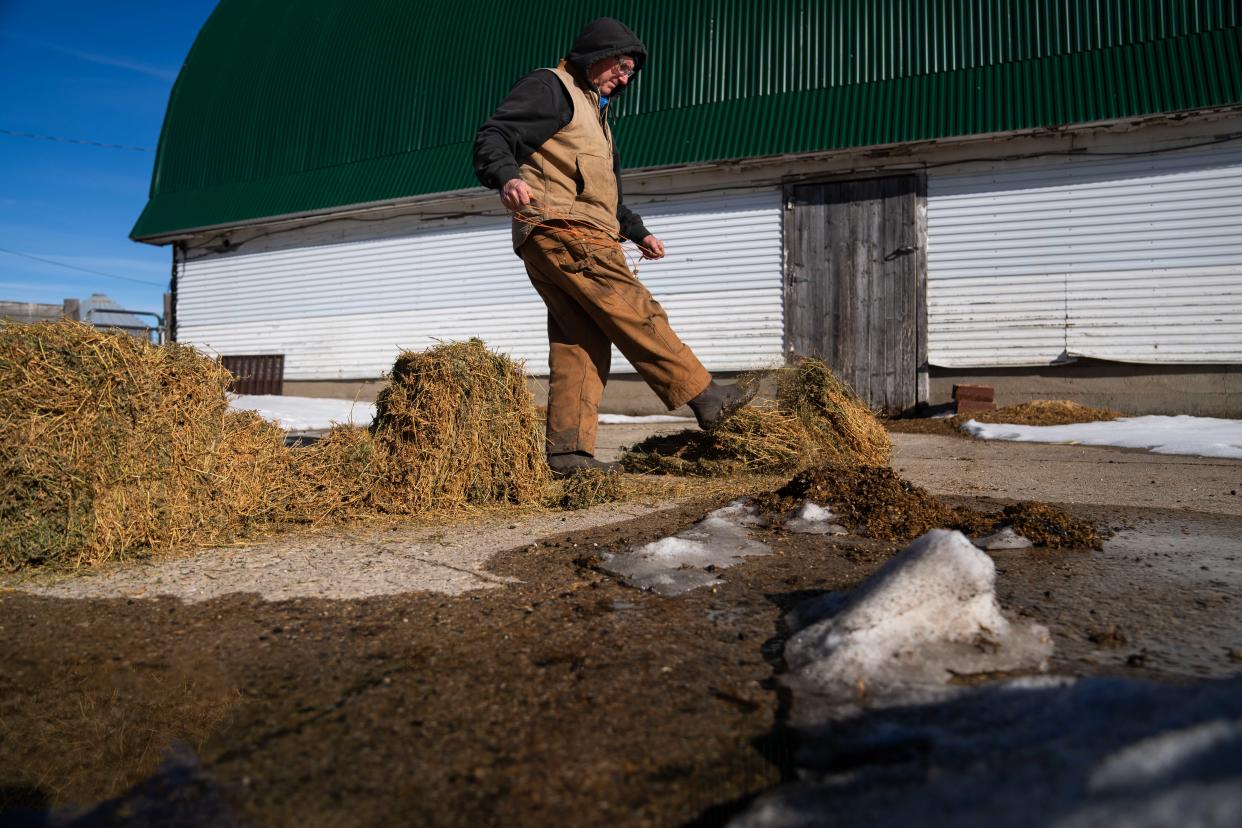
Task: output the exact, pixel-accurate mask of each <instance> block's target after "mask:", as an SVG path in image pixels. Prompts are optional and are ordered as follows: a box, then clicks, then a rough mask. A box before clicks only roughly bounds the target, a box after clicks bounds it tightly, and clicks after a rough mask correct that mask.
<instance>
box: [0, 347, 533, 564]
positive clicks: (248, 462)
mask: <svg viewBox="0 0 1242 828" xmlns="http://www.w3.org/2000/svg"><path fill="white" fill-rule="evenodd" d="M0 377H3V379H4V381H3V383H2V384H0V569H2V570H16V569H22V568H27V567H33V566H48V567H57V568H69V567H75V566H82V565H91V564H97V563H101V562H104V561H108V560H114V559H118V558H122V557H124V556H127V555H132V554H145V553H159V552H164V551H168V550H171V549H174V548H179V547H187V546H195V545H206V544H213V543H222V542H229V541H231V540H233V539H235V538H237V537H240V536H243V535H245V534H247V533H249V532H252V531H255V530H259V529H262V528H264V527H269V526H274V525H278V524H283V523H323V522H328V521H334V520H339V519H341V518H345V517H354V516H359V515H364V514H368V513H376V512H389V513H402V514H409V513H415V512H422V511H426V510H430V509H453V508H460V507H463V506H467V505H471V504H482V503H490V502H530V501H533V500H536V499H538V497H539V496H540V495H541V494H542V491H543V485H544V483H545V482H546V479H547V467H546V465H545V463H544V460H543V455H544V452H543V438H542V434H541V432H540V429H539V422H538V419H537V417H536V415H535V411H534V406H533V404H532V401H531V398H530V394H529V392H528V391H527V390H526V384H525V378H524V375H523V372H522V371H521V368H520V366H518V365H516V364H514V363H513V362H512V361H511V360H509V359H508V358H506V357H503V356H498V355H496V354H493V353H491V352H489V351H488V350H487V349H486V348H485V347H484V345H483V343H482V342H479V341H478V340H472V341H470V342H466V343H454V344H450V345H443V346H440V347H438V348H434V349H431V350H429V351H427V352H424V353H422V354H409V353H407V354H402V356H401V358H400V359H399V360H398V362H397V365H396V367H395V369H394V372H393V377H392V382H391V383H390V386H389V388H388V390H387V391H386V392H385V395H384V397H383V398H381V400H380V404H379V413H378V416H377V417H376V421H375V424H374V426H373V430H372V431H370V432H369V431H367V430H365V429H357V428H337V429H334V430H333V431H332V432H331V433H329V434H328V435H327V436H326V437H325V438H324V439H322V440H320V441H318V442H316V443H314V444H312V445H310V446H308V447H305V448H298V449H293V450H289V449H286V448H285V445H284V433H283V432H282V431H281V430H280V429H279V428H278V427H277V426H275V425H274V424H272V423H269V422H267V421H265V420H262V419H261V418H259V417H258V415H256V414H254V413H253V412H234V411H230V410H229V407H228V401H227V398H226V396H225V389H226V387H227V385H228V383H229V382H230V381H231V379H232V377H231V375H230V374H229V372H228V371H226V370H224V369H223V368H222V367H221V366H220V365H219V364H218V363H216V362H215V361H213V360H211V359H209V358H207V357H205V356H203V355H202V354H200V353H198V352H197V351H195V350H193V349H192V348H189V347H186V346H182V345H177V344H175V343H174V344H169V345H163V346H152V345H150V344H148V343H146V342H142V341H139V340H137V339H134V338H132V337H128V336H125V335H122V334H114V333H103V332H100V331H98V330H96V329H94V328H92V327H90V326H88V325H82V324H77V323H63V322H62V323H40V324H36V325H7V326H3V327H0Z"/></svg>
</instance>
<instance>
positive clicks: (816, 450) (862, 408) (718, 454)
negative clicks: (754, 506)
mask: <svg viewBox="0 0 1242 828" xmlns="http://www.w3.org/2000/svg"><path fill="white" fill-rule="evenodd" d="M771 374H772V375H773V378H774V379H775V386H776V394H775V399H774V400H761V401H759V402H758V403H757V404H755V405H752V406H751V407H749V408H745V409H743V410H742V411H739V412H738V413H737V414H735V415H734V416H733V417H731V418H730V419H729V420H727V421H725V423H723V424H722V425H720V426H718V427H716V428H714V429H711V430H710V431H706V432H704V431H696V430H687V431H681V432H677V433H674V434H667V435H659V436H655V437H650V438H648V439H646V440H643V441H642V442H640V443H638V444H636V445H634V446H631V447H630V448H629V450H628V451H626V453H625V454H624V456H623V457H622V463H623V464H624V466H625V469H626V470H627V471H631V472H637V473H642V474H653V473H654V474H673V475H695V476H703V477H727V476H730V475H736V474H741V473H755V474H781V473H789V472H792V471H795V470H797V469H800V468H804V467H806V466H809V465H812V464H814V463H822V462H838V463H864V464H872V465H874V464H879V463H884V462H886V461H887V460H888V456H889V453H890V452H891V451H892V442H891V441H890V440H889V439H888V435H887V434H886V433H885V431H884V427H883V426H882V425H881V424H880V422H879V420H877V419H876V417H875V415H873V414H872V413H871V412H870V411H869V410H868V409H867V407H866V405H864V404H863V402H862V401H861V400H859V398H858V396H857V395H856V394H855V393H854V391H853V389H851V388H850V387H849V385H847V384H846V383H845V382H843V381H842V380H841V379H840V378H839V377H837V376H836V374H834V373H833V372H832V371H831V370H830V369H829V368H828V366H827V365H825V364H824V362H823V361H822V360H819V359H803V360H800V361H799V362H798V363H797V364H796V365H794V366H791V367H789V368H782V369H778V370H776V371H773V372H771ZM751 381H758V380H757V379H752V380H751Z"/></svg>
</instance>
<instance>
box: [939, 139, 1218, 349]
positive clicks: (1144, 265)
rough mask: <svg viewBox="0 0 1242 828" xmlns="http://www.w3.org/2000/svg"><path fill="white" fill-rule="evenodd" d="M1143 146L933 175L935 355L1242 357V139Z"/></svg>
mask: <svg viewBox="0 0 1242 828" xmlns="http://www.w3.org/2000/svg"><path fill="white" fill-rule="evenodd" d="M1136 149H1139V148H1137V147H1134V146H1130V147H1128V148H1127V147H1125V146H1120V145H1119V146H1118V147H1116V149H1115V150H1114V149H1113V148H1109V150H1108V151H1109V153H1110V154H1108V155H1102V154H1093V155H1088V154H1083V155H1078V156H1070V157H1068V158H1067V157H1065V156H1060V157H1055V158H1044V159H1038V160H1030V161H1023V162H1013V161H1005V162H996V163H992V164H989V165H987V166H984V167H976V168H975V169H973V170H972V171H970V172H966V173H952V172H949V173H946V172H937V171H935V170H933V171H931V172H930V173H929V175H928V210H927V219H928V221H927V223H928V316H929V325H928V332H929V337H928V339H929V342H928V354H929V361H930V362H931V363H932V364H933V365H940V366H946V367H973V366H1020V365H1046V364H1048V363H1050V362H1052V361H1054V360H1056V359H1058V358H1060V357H1062V356H1084V357H1096V358H1099V359H1108V360H1115V361H1121V362H1138V363H1237V362H1242V146H1240V145H1239V144H1238V143H1237V142H1231V143H1222V144H1218V145H1215V146H1210V147H1200V148H1196V149H1188V150H1179V151H1176V152H1155V153H1151V152H1149V153H1147V154H1129V153H1133V152H1135V150H1136ZM1092 152H1093V153H1100V152H1102V150H1100V149H1093V150H1092Z"/></svg>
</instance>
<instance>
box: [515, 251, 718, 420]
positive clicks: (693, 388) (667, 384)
mask: <svg viewBox="0 0 1242 828" xmlns="http://www.w3.org/2000/svg"><path fill="white" fill-rule="evenodd" d="M588 234H589V235H588ZM519 252H520V253H521V255H522V259H523V260H524V261H525V262H526V266H527V272H528V273H532V276H531V278H532V280H535V278H536V277H535V276H534V275H533V274H535V273H537V274H538V276H539V280H540V281H537V282H536V287H539V285H540V284H547V285H550V286H553V287H555V288H556V289H557V291H556V293H557V295H558V296H560V297H563V298H564V299H567V300H569V302H571V303H572V304H573V305H574V306H576V307H577V308H578V309H580V311H581V312H582V313H583V314H585V315H586V316H587V317H588V318H589V319H590V321H591V322H593V323H594V325H595V326H596V328H597V330H598V331H599V332H600V334H601V335H602V336H603V337H605V339H606V340H610V341H611V342H613V343H614V344H616V346H617V349H618V350H619V351H621V353H623V354H625V357H626V359H628V360H629V361H630V364H632V365H633V366H634V368H635V369H636V370H637V371H638V373H639V374H640V375H641V376H642V378H643V379H644V380H646V382H647V384H648V385H649V386H651V389H652V390H653V391H654V392H655V393H656V395H657V396H658V397H659V398H660V399H661V400H662V401H663V402H664V404H665V405H666V406H667V407H668V408H669V410H672V409H674V408H677V407H678V406H680V405H682V404H684V403H687V402H689V401H690V400H692V399H694V398H695V397H697V396H698V395H699V394H701V393H703V392H704V391H705V390H707V388H708V386H709V385H710V384H711V375H710V374H709V373H708V372H707V370H706V369H705V368H704V367H703V365H702V363H701V362H699V359H698V357H696V356H695V355H694V352H693V351H692V350H691V349H690V348H689V347H688V346H687V345H686V344H685V343H684V342H682V341H681V339H680V338H678V336H677V334H676V333H674V332H673V329H672V327H671V326H670V325H669V322H668V316H667V314H665V312H664V309H663V308H662V307H660V304H659V303H658V302H656V301H655V299H653V298H652V296H651V292H650V291H648V290H647V288H646V286H645V285H643V283H642V282H640V281H638V279H636V278H635V277H634V275H633V274H632V273H630V269H629V267H628V265H627V263H626V261H625V254H624V252H623V251H622V249H621V246H620V245H619V244H617V243H616V242H612V241H611V240H609V239H608V238H607V237H606V236H604V235H603V234H599V233H591V232H590V231H588V230H583V229H582V228H558V229H555V230H553V229H546V228H540V229H538V230H536V231H535V232H534V233H532V234H531V236H530V238H528V239H527V240H526V243H525V244H523V245H522V248H521V250H520V251H519ZM540 293H541V294H543V293H544V291H543V289H542V288H541V289H540ZM544 301H545V302H547V301H548V297H547V295H544ZM548 307H549V310H550V311H551V312H553V313H556V312H555V311H552V305H551V304H549V306H548ZM558 320H560V321H561V322H562V325H563V324H564V320H563V319H561V318H560V317H559V316H558ZM600 388H601V391H602V385H601V386H600ZM550 413H551V409H550V408H549V414H550Z"/></svg>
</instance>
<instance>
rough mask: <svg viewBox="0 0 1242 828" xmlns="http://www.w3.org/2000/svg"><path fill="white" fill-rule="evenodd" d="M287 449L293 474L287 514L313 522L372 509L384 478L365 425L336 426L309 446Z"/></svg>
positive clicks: (331, 519) (379, 458) (350, 515)
mask: <svg viewBox="0 0 1242 828" xmlns="http://www.w3.org/2000/svg"><path fill="white" fill-rule="evenodd" d="M288 451H289V456H290V459H291V461H292V466H293V475H292V477H291V480H290V484H291V489H292V491H291V493H290V496H289V502H288V504H287V507H286V508H287V514H288V517H289V518H290V519H292V520H299V521H305V522H308V523H310V524H312V525H319V524H323V523H328V522H332V521H335V520H340V519H342V518H347V517H356V516H359V515H362V514H365V513H366V512H368V511H371V510H372V506H371V496H372V493H373V492H374V491H375V488H376V486H378V485H379V483H380V481H381V480H383V479H384V458H383V457H382V455H381V454H380V453H379V451H378V450H377V449H376V446H375V440H374V439H373V438H372V437H371V432H370V431H369V430H367V429H366V428H359V427H356V426H337V427H336V428H334V429H332V430H331V431H329V432H328V433H327V434H326V435H324V436H323V437H321V438H320V439H319V440H316V441H315V442H313V443H311V444H310V445H308V446H304V447H299V448H294V449H291V450H288Z"/></svg>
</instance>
